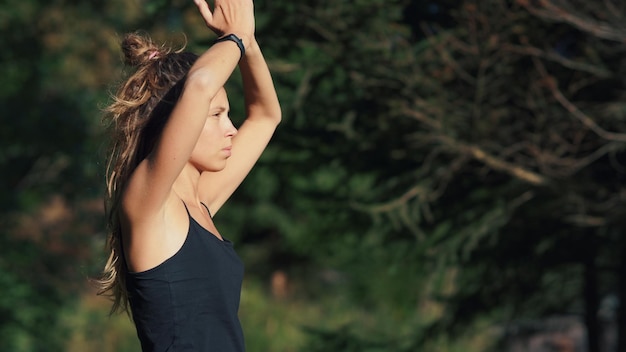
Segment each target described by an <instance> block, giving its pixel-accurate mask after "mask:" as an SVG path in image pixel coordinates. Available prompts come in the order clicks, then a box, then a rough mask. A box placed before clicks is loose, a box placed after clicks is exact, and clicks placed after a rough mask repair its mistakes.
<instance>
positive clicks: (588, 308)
mask: <svg viewBox="0 0 626 352" xmlns="http://www.w3.org/2000/svg"><path fill="white" fill-rule="evenodd" d="M595 254H596V253H595V249H591V250H590V251H589V253H588V256H587V258H586V259H585V273H584V275H585V280H584V289H583V290H584V297H585V325H586V326H587V351H588V352H600V324H599V322H598V309H599V308H600V300H599V298H598V272H597V268H596V264H595Z"/></svg>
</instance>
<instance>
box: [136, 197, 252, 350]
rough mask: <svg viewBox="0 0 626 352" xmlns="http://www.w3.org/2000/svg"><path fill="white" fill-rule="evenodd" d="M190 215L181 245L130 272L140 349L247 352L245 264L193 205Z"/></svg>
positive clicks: (231, 245)
mask: <svg viewBox="0 0 626 352" xmlns="http://www.w3.org/2000/svg"><path fill="white" fill-rule="evenodd" d="M186 208H187V206H186V205H185V209H186ZM207 210H208V209H207ZM187 215H188V216H189V232H188V233H187V238H186V239H185V242H184V244H183V246H182V247H181V248H180V250H179V251H178V252H177V253H176V254H174V256H172V257H171V258H169V259H167V260H166V261H164V262H163V263H161V264H160V265H158V266H156V267H155V268H152V269H150V270H147V271H142V272H139V273H128V274H127V276H126V287H127V290H128V296H129V302H130V308H131V312H132V316H133V321H134V322H135V326H136V328H137V335H138V336H139V340H140V341H141V349H142V351H144V352H146V351H150V352H160V351H168V352H179V351H194V352H209V351H210V352H243V351H244V350H245V347H244V338H243V331H242V329H241V325H240V323H239V318H238V316H237V311H238V310H239V299H240V294H241V283H242V280H243V263H242V261H241V259H239V257H238V256H237V253H235V250H234V248H233V244H232V242H230V241H228V240H226V239H224V241H222V240H220V239H219V238H217V237H216V236H215V235H213V234H212V233H210V232H209V231H207V230H206V229H204V228H203V227H202V226H200V224H198V223H197V222H196V221H195V220H194V219H193V218H192V217H191V215H190V214H189V210H187Z"/></svg>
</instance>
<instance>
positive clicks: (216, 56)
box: [124, 0, 254, 224]
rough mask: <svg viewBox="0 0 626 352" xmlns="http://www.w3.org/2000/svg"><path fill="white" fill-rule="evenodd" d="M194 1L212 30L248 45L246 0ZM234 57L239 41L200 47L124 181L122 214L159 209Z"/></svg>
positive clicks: (250, 30) (250, 19)
mask: <svg viewBox="0 0 626 352" xmlns="http://www.w3.org/2000/svg"><path fill="white" fill-rule="evenodd" d="M196 4H197V5H198V8H199V10H200V12H201V14H202V16H203V17H204V19H205V21H206V22H207V25H208V26H209V27H210V28H211V29H212V30H213V31H214V32H216V33H217V34H218V35H220V34H223V33H233V34H236V35H237V36H239V37H240V38H241V39H242V40H243V42H244V45H245V46H250V43H251V40H252V38H254V12H253V5H252V1H251V0H224V1H220V0H216V1H215V7H214V9H213V10H212V11H211V10H210V9H209V7H208V5H207V3H206V1H204V0H196ZM239 60H240V50H239V48H238V46H237V45H236V44H235V43H233V42H221V43H217V44H215V45H213V46H212V47H211V48H210V49H208V50H207V51H206V52H205V53H203V54H202V55H201V56H200V57H199V58H198V59H197V60H196V62H195V63H194V64H193V66H192V67H191V68H190V70H189V72H188V74H187V76H186V80H185V82H184V86H183V90H182V93H181V94H180V97H179V98H178V101H177V102H176V105H175V106H174V108H173V110H172V112H171V114H170V116H169V118H168V119H167V122H166V123H165V126H164V128H163V130H162V133H161V134H160V138H159V139H158V140H157V143H156V146H155V147H154V150H153V151H152V152H151V153H150V155H149V156H148V157H147V158H146V159H145V160H143V161H142V162H141V163H140V164H139V166H138V167H137V168H136V170H135V171H134V173H133V176H132V177H131V179H130V181H129V184H128V187H127V192H126V194H125V197H124V198H125V199H124V206H125V209H126V212H127V214H128V215H129V216H130V217H134V220H133V222H134V223H135V224H137V223H138V222H141V219H146V218H147V217H150V216H151V215H154V214H157V213H159V212H160V211H162V210H163V205H164V204H165V202H166V201H167V199H168V197H169V196H170V194H171V190H172V185H173V184H174V181H175V180H176V179H177V177H178V176H179V175H180V173H181V171H182V170H183V168H184V167H185V165H186V164H187V162H188V160H189V158H190V156H191V154H192V151H193V149H194V147H195V145H196V143H197V141H198V139H199V137H200V134H201V132H202V129H203V126H204V124H205V121H206V119H207V117H208V115H209V108H210V105H211V101H212V99H213V98H214V97H215V95H216V94H217V92H218V91H219V90H220V89H221V88H222V87H223V86H224V84H225V83H226V81H227V80H228V78H229V77H230V75H231V74H232V72H233V70H234V69H235V67H236V65H237V63H238V61H239Z"/></svg>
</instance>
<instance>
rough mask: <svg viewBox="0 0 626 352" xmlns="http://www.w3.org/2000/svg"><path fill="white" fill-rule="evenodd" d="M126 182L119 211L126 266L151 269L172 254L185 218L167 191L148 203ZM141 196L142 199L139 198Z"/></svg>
mask: <svg viewBox="0 0 626 352" xmlns="http://www.w3.org/2000/svg"><path fill="white" fill-rule="evenodd" d="M132 185H133V182H132V181H131V182H129V187H128V188H127V190H126V192H125V194H124V197H123V199H122V206H121V211H122V214H120V216H121V218H122V233H123V237H124V248H125V255H126V261H127V264H128V267H129V270H130V271H132V272H141V271H145V270H149V269H152V268H154V267H156V266H158V265H159V264H161V263H162V262H164V261H165V260H167V259H168V258H170V257H171V256H173V255H174V254H175V253H176V252H177V251H178V250H179V249H180V247H181V246H182V244H183V243H184V241H185V238H186V233H187V229H188V227H189V219H188V217H187V212H186V211H185V207H184V204H183V203H182V201H181V200H180V199H179V198H178V197H177V196H176V195H175V194H174V193H173V192H170V194H169V196H168V197H167V198H166V200H165V202H163V204H160V205H156V206H155V205H154V204H149V202H146V201H145V198H144V197H141V196H140V194H141V192H145V191H149V190H145V189H142V188H141V187H138V188H139V189H134V188H133V187H132ZM142 200H143V201H142Z"/></svg>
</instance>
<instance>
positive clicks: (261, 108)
mask: <svg viewBox="0 0 626 352" xmlns="http://www.w3.org/2000/svg"><path fill="white" fill-rule="evenodd" d="M239 69H240V71H241V76H242V80H243V87H244V95H245V102H246V114H247V117H248V118H249V119H269V120H272V121H274V122H276V123H278V122H280V119H281V111H280V104H279V102H278V97H277V96H276V89H275V88H274V83H273V82H272V76H271V74H270V71H269V68H268V67H267V63H266V62H265V58H264V57H263V54H262V53H261V49H260V47H259V45H258V43H257V42H256V40H252V41H250V45H249V46H248V47H247V48H246V55H245V56H244V57H243V58H242V59H241V62H240V63H239Z"/></svg>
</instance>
